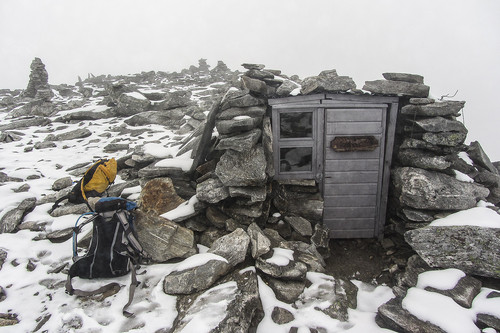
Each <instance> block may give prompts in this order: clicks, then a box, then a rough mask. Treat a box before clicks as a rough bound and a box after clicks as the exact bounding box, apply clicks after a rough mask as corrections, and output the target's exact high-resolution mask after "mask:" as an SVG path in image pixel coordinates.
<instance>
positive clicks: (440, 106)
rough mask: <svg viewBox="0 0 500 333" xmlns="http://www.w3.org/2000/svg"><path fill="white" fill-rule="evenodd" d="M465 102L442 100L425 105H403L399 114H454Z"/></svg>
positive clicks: (431, 115)
mask: <svg viewBox="0 0 500 333" xmlns="http://www.w3.org/2000/svg"><path fill="white" fill-rule="evenodd" d="M464 105H465V102H462V101H444V102H436V103H432V104H425V105H413V104H409V105H405V106H403V107H402V108H401V114H404V115H411V116H422V117H438V116H441V117H444V116H456V115H458V114H459V112H460V110H462V109H463V107H464Z"/></svg>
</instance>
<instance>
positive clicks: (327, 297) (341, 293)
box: [295, 275, 358, 322]
mask: <svg viewBox="0 0 500 333" xmlns="http://www.w3.org/2000/svg"><path fill="white" fill-rule="evenodd" d="M317 277H320V278H321V279H322V282H321V283H320V284H319V285H318V286H317V287H316V288H310V289H308V290H307V292H306V293H303V294H302V295H301V296H300V297H299V299H298V301H297V302H296V303H295V306H296V307H297V308H298V309H301V308H308V307H310V306H312V305H314V304H331V305H329V306H328V307H325V308H320V310H321V311H322V312H323V313H325V314H327V315H328V316H330V317H331V318H334V319H338V320H340V321H344V322H345V321H348V320H349V313H348V309H355V308H356V307H357V299H356V297H357V293H358V287H356V286H355V285H354V284H353V283H352V282H350V281H344V280H341V279H337V278H334V277H332V276H329V275H318V276H317Z"/></svg>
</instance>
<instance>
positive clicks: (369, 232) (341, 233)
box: [330, 228, 375, 239]
mask: <svg viewBox="0 0 500 333" xmlns="http://www.w3.org/2000/svg"><path fill="white" fill-rule="evenodd" d="M373 237H375V234H374V230H373V228H372V229H363V230H330V238H333V239H335V238H338V239H341V238H343V239H345V238H373Z"/></svg>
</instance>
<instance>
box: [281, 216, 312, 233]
mask: <svg viewBox="0 0 500 333" xmlns="http://www.w3.org/2000/svg"><path fill="white" fill-rule="evenodd" d="M285 221H286V222H288V223H289V224H290V225H291V226H292V228H293V230H295V231H297V232H298V233H299V235H301V236H312V233H313V232H312V226H311V222H309V221H308V220H306V219H305V218H303V217H300V216H285Z"/></svg>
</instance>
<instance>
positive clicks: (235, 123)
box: [215, 116, 262, 134]
mask: <svg viewBox="0 0 500 333" xmlns="http://www.w3.org/2000/svg"><path fill="white" fill-rule="evenodd" d="M261 123H262V117H256V118H252V117H249V116H243V117H240V118H234V119H231V120H217V121H216V122H215V127H216V128H217V131H218V132H219V133H220V134H238V133H241V132H247V131H251V130H253V129H254V128H256V127H258V126H260V124H261Z"/></svg>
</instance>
